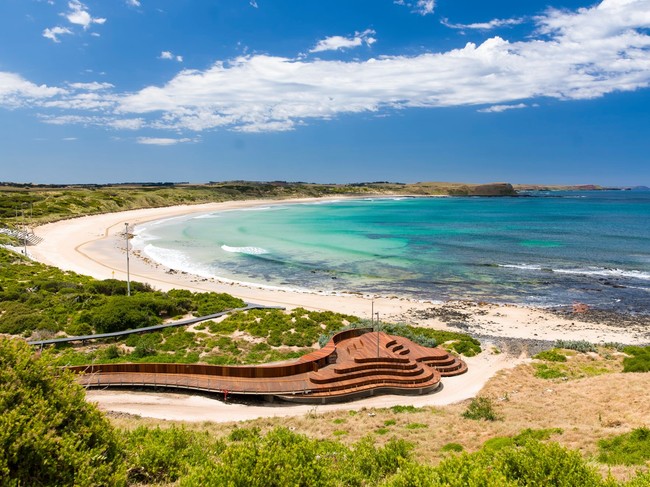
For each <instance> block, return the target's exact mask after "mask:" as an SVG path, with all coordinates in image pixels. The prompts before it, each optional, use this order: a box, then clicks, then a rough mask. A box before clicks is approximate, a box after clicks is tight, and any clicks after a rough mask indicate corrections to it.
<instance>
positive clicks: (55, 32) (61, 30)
mask: <svg viewBox="0 0 650 487" xmlns="http://www.w3.org/2000/svg"><path fill="white" fill-rule="evenodd" d="M64 34H72V31H71V30H70V29H68V28H67V27H52V28H51V29H45V30H44V31H43V37H45V38H47V39H51V40H53V41H54V42H61V41H60V40H59V36H60V35H64Z"/></svg>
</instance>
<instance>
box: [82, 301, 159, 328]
mask: <svg viewBox="0 0 650 487" xmlns="http://www.w3.org/2000/svg"><path fill="white" fill-rule="evenodd" d="M168 304H169V303H167V302H166V300H163V298H159V299H156V298H155V297H153V296H149V295H146V294H144V295H143V294H141V295H135V296H110V297H109V298H108V299H107V301H106V302H105V303H104V304H101V305H99V306H96V307H94V308H92V309H90V310H86V311H84V312H82V314H81V316H80V317H79V322H80V323H86V324H88V325H90V326H92V327H93V328H94V329H95V330H97V332H99V333H111V332H115V331H123V330H131V329H135V328H142V327H145V326H152V325H157V324H159V323H161V322H162V319H161V318H160V316H159V312H160V311H161V308H165V307H166V306H167V305H168Z"/></svg>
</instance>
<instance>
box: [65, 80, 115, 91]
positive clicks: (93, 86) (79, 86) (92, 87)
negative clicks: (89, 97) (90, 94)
mask: <svg viewBox="0 0 650 487" xmlns="http://www.w3.org/2000/svg"><path fill="white" fill-rule="evenodd" d="M68 86H69V87H70V88H74V89H75V90H85V91H103V90H109V89H111V88H115V87H114V86H113V85H112V84H110V83H99V82H97V81H93V82H92V83H68Z"/></svg>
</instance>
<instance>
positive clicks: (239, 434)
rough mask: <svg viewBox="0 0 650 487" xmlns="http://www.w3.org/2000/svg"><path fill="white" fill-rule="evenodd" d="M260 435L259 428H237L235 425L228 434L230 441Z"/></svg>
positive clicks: (250, 438) (255, 438) (256, 437)
mask: <svg viewBox="0 0 650 487" xmlns="http://www.w3.org/2000/svg"><path fill="white" fill-rule="evenodd" d="M259 437H260V429H259V428H239V427H237V426H235V429H233V430H232V431H231V432H230V435H228V439H229V440H230V441H245V440H257V439H259Z"/></svg>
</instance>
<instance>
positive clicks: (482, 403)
mask: <svg viewBox="0 0 650 487" xmlns="http://www.w3.org/2000/svg"><path fill="white" fill-rule="evenodd" d="M462 416H463V418H466V419H474V420H485V421H497V420H500V419H501V417H500V416H499V415H498V414H497V412H496V410H495V408H494V404H493V402H492V400H491V399H489V398H487V397H481V396H479V397H475V398H473V399H472V400H471V402H470V403H469V406H467V409H466V410H465V411H464V412H463V414H462Z"/></svg>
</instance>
